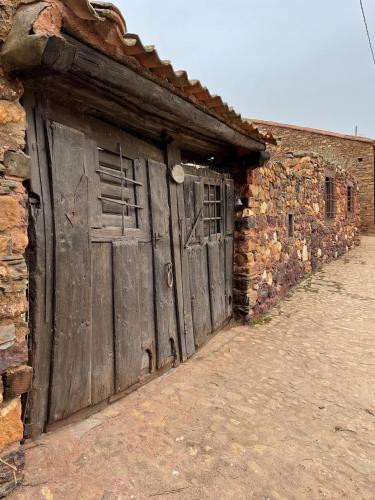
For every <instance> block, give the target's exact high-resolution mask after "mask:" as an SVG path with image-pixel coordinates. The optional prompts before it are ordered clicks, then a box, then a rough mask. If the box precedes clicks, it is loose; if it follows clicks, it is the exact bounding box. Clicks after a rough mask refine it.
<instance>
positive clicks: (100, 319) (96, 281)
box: [91, 243, 115, 405]
mask: <svg viewBox="0 0 375 500" xmlns="http://www.w3.org/2000/svg"><path fill="white" fill-rule="evenodd" d="M91 256H92V362H91V367H92V373H91V379H92V387H91V392H92V398H91V404H93V405H95V404H97V403H101V402H102V401H104V400H105V399H106V398H108V397H109V396H111V395H112V394H114V369H115V368H114V364H115V360H114V342H113V335H114V329H113V279H112V245H111V243H93V244H92V247H91Z"/></svg>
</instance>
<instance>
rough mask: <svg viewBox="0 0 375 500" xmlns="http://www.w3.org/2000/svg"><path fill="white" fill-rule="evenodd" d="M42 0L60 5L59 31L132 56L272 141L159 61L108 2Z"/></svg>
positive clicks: (198, 101)
mask: <svg viewBox="0 0 375 500" xmlns="http://www.w3.org/2000/svg"><path fill="white" fill-rule="evenodd" d="M45 1H46V6H47V7H46V8H49V7H52V8H55V7H56V5H57V6H58V7H59V8H60V10H61V13H62V21H61V22H62V24H61V26H60V27H59V28H60V30H61V31H65V32H67V33H68V34H71V35H72V36H74V37H76V38H77V39H79V40H81V41H83V42H85V43H87V44H89V45H91V46H93V47H95V48H96V49H98V50H100V51H101V52H103V53H105V54H106V55H108V56H110V57H112V58H114V59H116V60H120V61H121V62H129V61H128V60H129V59H132V60H133V63H135V65H134V64H133V67H134V69H137V68H138V69H139V68H142V70H143V72H142V74H144V75H145V76H149V77H150V78H152V79H154V80H155V79H156V81H157V82H158V83H160V84H162V85H166V84H167V86H168V88H170V90H172V91H174V92H175V93H177V94H178V95H180V96H182V97H184V98H185V99H187V100H189V101H191V102H192V103H194V104H195V105H198V106H199V107H201V108H203V109H204V110H205V111H206V112H208V113H210V114H213V115H214V116H216V117H217V118H218V119H220V120H221V121H224V122H225V123H227V124H229V125H230V126H231V127H232V128H235V129H237V130H239V131H241V132H242V133H244V134H246V135H248V136H250V137H251V138H253V139H255V140H258V141H261V142H270V143H274V142H275V140H274V138H273V137H272V135H271V134H270V133H263V132H261V131H260V130H258V129H257V127H256V126H255V125H249V123H248V120H246V119H244V118H242V117H241V115H240V114H238V113H236V112H235V111H234V110H233V109H232V108H230V107H229V106H228V104H227V103H225V102H224V101H223V100H222V98H221V97H220V96H217V95H212V94H211V93H210V92H209V90H208V89H207V88H206V87H204V86H203V85H202V84H201V82H200V81H199V80H191V79H190V78H189V75H188V74H187V73H186V71H176V70H175V69H174V68H173V66H172V64H171V62H170V61H167V60H162V59H161V58H160V57H159V54H158V52H157V51H156V49H155V47H154V46H146V45H144V44H143V43H142V41H141V39H140V38H139V36H138V35H137V34H132V33H128V32H127V26H126V22H125V20H124V18H123V16H122V14H121V12H120V11H119V9H118V8H117V7H115V6H114V5H112V4H111V3H107V2H97V1H92V2H89V0H45ZM40 24H43V23H40ZM35 26H37V27H38V32H42V31H43V29H44V31H46V27H44V28H43V26H40V25H38V23H36V24H35ZM48 29H50V30H56V26H49V28H48ZM48 29H47V31H48ZM125 58H127V61H125Z"/></svg>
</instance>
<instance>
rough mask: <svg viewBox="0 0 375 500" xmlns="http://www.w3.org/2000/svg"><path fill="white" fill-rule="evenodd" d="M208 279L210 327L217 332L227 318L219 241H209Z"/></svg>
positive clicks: (222, 258)
mask: <svg viewBox="0 0 375 500" xmlns="http://www.w3.org/2000/svg"><path fill="white" fill-rule="evenodd" d="M207 251H208V277H209V281H210V304H211V320H212V327H213V329H214V330H217V329H218V328H220V327H221V326H222V324H223V323H224V321H225V319H226V318H227V314H226V306H225V272H224V267H225V264H224V243H223V241H221V240H216V241H209V242H208V243H207Z"/></svg>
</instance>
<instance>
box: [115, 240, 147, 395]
mask: <svg viewBox="0 0 375 500" xmlns="http://www.w3.org/2000/svg"><path fill="white" fill-rule="evenodd" d="M113 276H114V311H115V352H116V363H115V367H116V375H115V379H116V392H121V391H124V390H126V389H128V388H129V387H131V386H132V385H134V384H136V383H137V382H138V381H139V379H140V372H141V359H142V341H141V337H142V322H141V317H142V308H141V304H140V289H139V277H138V276H139V260H138V242H135V241H116V242H114V243H113Z"/></svg>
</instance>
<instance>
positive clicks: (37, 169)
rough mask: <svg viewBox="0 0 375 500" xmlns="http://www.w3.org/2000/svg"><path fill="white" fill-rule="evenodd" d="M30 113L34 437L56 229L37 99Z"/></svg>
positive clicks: (27, 101)
mask: <svg viewBox="0 0 375 500" xmlns="http://www.w3.org/2000/svg"><path fill="white" fill-rule="evenodd" d="M24 106H25V108H26V110H27V112H26V116H27V124H28V127H27V136H26V141H27V152H28V154H29V155H30V156H31V159H32V172H31V190H32V192H33V193H35V194H36V195H37V196H38V197H39V202H38V201H37V200H36V201H35V203H32V201H31V203H30V206H31V208H30V227H29V237H30V242H29V249H28V263H29V276H30V278H29V301H30V321H29V325H30V335H31V338H32V346H33V349H32V363H33V366H34V375H33V385H32V389H31V393H30V396H29V405H28V415H27V420H28V422H29V424H30V437H37V436H39V435H40V434H41V433H42V432H43V431H44V429H45V425H46V422H47V415H48V402H49V380H50V365H51V348H52V314H51V311H52V279H53V276H52V260H53V225H52V208H51V197H50V185H49V182H50V181H49V171H48V161H47V150H46V143H45V128H44V123H43V120H42V117H41V115H40V110H39V107H38V103H37V102H36V100H35V97H34V95H33V94H31V93H27V94H26V95H25V97H24Z"/></svg>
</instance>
